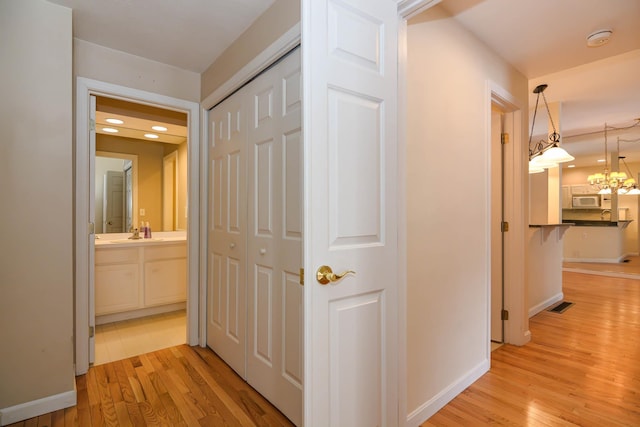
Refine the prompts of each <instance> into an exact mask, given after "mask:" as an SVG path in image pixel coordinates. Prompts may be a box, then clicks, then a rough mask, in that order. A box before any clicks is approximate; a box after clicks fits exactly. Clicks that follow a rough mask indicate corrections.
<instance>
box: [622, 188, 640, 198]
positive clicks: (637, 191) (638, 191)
mask: <svg viewBox="0 0 640 427" xmlns="http://www.w3.org/2000/svg"><path fill="white" fill-rule="evenodd" d="M638 194H640V189H638V188H635V187H634V188H632V189H631V190H629V191H627V192H626V193H624V195H625V196H637V195H638Z"/></svg>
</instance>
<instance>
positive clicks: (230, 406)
mask: <svg viewBox="0 0 640 427" xmlns="http://www.w3.org/2000/svg"><path fill="white" fill-rule="evenodd" d="M563 277H564V280H563V283H564V293H565V300H567V301H571V302H573V303H574V305H573V306H571V307H570V308H569V309H568V310H566V311H565V312H564V313H562V314H557V313H550V312H548V311H543V312H541V313H539V314H538V315H536V316H535V317H533V318H532V319H531V321H530V329H531V333H532V341H531V342H530V343H528V344H527V345H525V346H523V347H515V346H512V345H503V346H502V347H500V348H498V349H497V350H495V351H494V352H493V353H492V355H491V359H492V361H491V370H490V372H488V373H487V374H485V375H484V376H483V377H482V378H480V379H479V380H478V381H477V382H475V383H474V384H473V385H471V386H470V387H469V388H468V389H467V390H465V391H464V392H462V393H461V394H460V395H459V396H458V397H456V398H455V399H454V400H453V401H451V402H450V403H449V404H448V405H447V406H445V407H444V408H443V409H442V410H440V411H439V412H438V413H437V414H435V415H434V416H433V417H432V418H431V419H430V420H428V421H427V422H425V423H424V424H423V426H424V427H427V426H483V425H509V426H598V427H600V426H640V334H639V332H640V281H639V280H630V279H624V278H616V277H602V276H596V275H588V274H580V273H572V272H565V273H563ZM77 384H78V405H77V406H75V407H72V408H68V409H66V410H61V411H56V412H52V413H49V414H46V415H43V416H40V417H36V418H32V419H30V420H27V421H26V422H22V423H17V424H14V425H15V426H51V427H57V426H81V427H85V426H97V425H123V426H125V425H135V426H138V425H161V424H164V425H171V426H173V425H188V426H199V425H202V426H219V425H232V426H233V425H242V426H254V425H256V426H280V425H291V424H290V423H289V421H288V420H287V419H286V418H285V417H284V416H283V415H282V414H281V413H280V412H278V411H277V410H276V409H275V408H273V407H272V406H271V405H270V404H269V403H268V402H266V401H265V400H264V398H262V397H261V396H260V395H259V394H258V393H257V392H255V391H254V390H253V389H252V388H251V387H249V386H248V385H247V384H246V383H245V382H244V381H242V380H241V379H240V378H239V377H237V376H236V375H235V374H234V373H233V372H232V371H231V369H230V368H229V367H228V366H227V365H225V364H224V363H223V362H222V361H221V360H220V359H219V358H218V357H217V356H216V355H215V354H214V353H213V352H211V351H210V350H208V349H202V348H199V347H188V346H186V345H182V346H178V347H172V348H170V349H166V350H160V351H156V352H153V353H150V354H146V355H142V356H138V357H132V358H129V359H125V360H121V361H117V362H111V363H107V364H104V365H100V366H97V367H93V368H91V370H90V371H89V373H88V374H87V375H84V376H80V377H78V378H77Z"/></svg>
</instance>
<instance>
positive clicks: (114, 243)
mask: <svg viewBox="0 0 640 427" xmlns="http://www.w3.org/2000/svg"><path fill="white" fill-rule="evenodd" d="M129 236H131V233H108V234H96V240H95V244H96V248H98V247H101V248H105V247H129V246H141V245H145V246H147V245H164V244H168V243H179V242H185V241H186V240H187V233H186V231H158V232H154V233H153V234H152V236H153V237H152V238H150V239H129Z"/></svg>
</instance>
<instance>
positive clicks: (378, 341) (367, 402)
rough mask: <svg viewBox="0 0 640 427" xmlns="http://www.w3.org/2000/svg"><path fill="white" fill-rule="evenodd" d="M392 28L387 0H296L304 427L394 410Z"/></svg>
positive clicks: (379, 420) (367, 421)
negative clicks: (301, 134) (300, 100)
mask: <svg viewBox="0 0 640 427" xmlns="http://www.w3.org/2000/svg"><path fill="white" fill-rule="evenodd" d="M397 26H398V18H397V2H396V1H394V0H303V1H302V46H303V60H302V64H303V66H302V69H303V77H304V79H303V80H304V94H303V99H304V124H303V128H304V141H305V142H304V147H305V170H304V172H305V173H304V175H305V205H304V209H305V216H304V218H305V240H304V242H305V270H306V271H307V272H308V274H307V275H306V279H307V281H306V283H305V294H304V298H305V302H304V310H305V322H304V324H305V347H304V357H305V370H304V372H305V377H304V408H305V414H304V422H305V425H306V426H307V427H310V426H394V425H398V420H399V417H400V415H401V414H399V413H398V313H397V302H398V286H399V284H398V266H397V257H398V256H397V251H398V240H397V219H396V216H397V213H396V211H397V209H396V200H397V196H396V192H397V184H396V182H397V174H398V171H397V127H396V118H397V114H396V98H397V96H396V94H397V89H396V87H397V60H398V56H397V48H398V43H397ZM323 265H326V266H328V267H330V268H332V270H333V273H334V274H336V275H331V274H327V275H323V277H322V279H323V280H322V281H323V282H327V281H328V282H329V283H328V284H321V283H320V281H318V280H316V272H317V271H318V270H320V268H321V267H322V266H323ZM350 270H352V271H354V272H355V273H348V274H346V275H345V276H344V277H342V278H339V277H338V276H340V275H342V273H344V272H348V271H350ZM323 271H324V270H320V273H322V272H323ZM325 278H326V279H328V280H324V279H325Z"/></svg>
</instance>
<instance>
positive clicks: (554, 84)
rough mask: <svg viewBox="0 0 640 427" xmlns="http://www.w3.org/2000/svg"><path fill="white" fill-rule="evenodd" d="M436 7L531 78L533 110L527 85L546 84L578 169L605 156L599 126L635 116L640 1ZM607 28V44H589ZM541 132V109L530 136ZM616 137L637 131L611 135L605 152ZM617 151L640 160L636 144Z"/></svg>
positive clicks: (625, 122)
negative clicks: (594, 34)
mask: <svg viewBox="0 0 640 427" xmlns="http://www.w3.org/2000/svg"><path fill="white" fill-rule="evenodd" d="M441 7H443V8H444V9H446V10H447V11H448V12H449V13H450V14H451V15H452V16H453V17H454V19H456V20H457V21H458V22H459V23H460V24H461V25H462V26H464V27H466V28H467V29H468V30H469V31H470V32H472V33H473V34H474V35H475V36H476V37H477V38H479V39H480V40H482V41H483V42H484V43H485V44H487V45H488V46H489V47H490V48H491V49H492V50H494V51H495V52H497V53H498V54H499V55H500V56H502V57H503V58H504V59H505V60H506V61H507V62H509V63H510V64H512V65H513V66H514V67H515V68H517V69H518V70H519V71H520V72H522V73H523V74H524V75H525V76H526V77H528V78H529V80H530V81H529V89H530V92H531V94H530V97H529V105H530V107H531V108H533V106H534V105H535V100H536V95H535V94H533V88H535V87H536V86H537V85H538V84H542V83H545V84H547V85H548V88H547V89H546V90H545V96H546V98H547V101H548V102H549V103H553V102H559V103H560V104H561V115H560V117H561V123H560V124H559V125H560V128H561V134H562V137H563V142H562V143H563V146H564V147H565V148H566V149H567V151H569V152H570V153H572V154H573V155H574V156H575V157H576V162H573V163H574V164H576V165H577V166H586V165H596V164H597V163H596V160H597V158H602V157H603V156H604V132H603V130H604V125H605V123H607V124H608V125H613V126H616V127H626V126H629V125H631V124H633V123H634V122H636V121H635V120H634V119H638V118H640V79H639V78H638V76H639V75H640V25H638V22H639V20H640V1H637V0H607V1H602V0H519V1H513V0H443V1H442V3H441ZM607 28H608V29H611V30H613V35H612V37H611V39H610V41H609V43H607V44H604V45H602V46H600V47H596V48H593V47H588V46H587V44H586V37H587V36H588V35H589V34H591V33H592V32H594V31H596V30H600V29H607ZM540 102H541V103H542V99H541V100H540ZM556 125H558V123H556ZM546 127H547V122H546V113H545V111H544V107H543V109H539V110H538V118H537V119H536V129H535V131H534V136H536V137H537V138H541V137H542V138H544V137H545V135H544V134H545V132H546V129H545V128H546ZM594 131H596V133H593V134H591V133H590V132H594ZM585 133H590V134H588V135H582V134H585ZM618 137H620V138H621V139H626V140H631V139H640V126H637V127H635V128H634V129H631V130H626V131H624V132H623V131H613V130H610V131H609V132H608V138H607V141H608V143H609V144H608V146H609V150H611V149H612V148H615V146H616V139H617V138H618ZM620 146H621V152H622V154H623V155H625V156H627V161H628V162H630V161H640V140H639V141H638V142H636V143H626V142H622V143H621V144H620Z"/></svg>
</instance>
